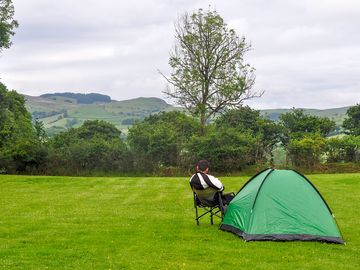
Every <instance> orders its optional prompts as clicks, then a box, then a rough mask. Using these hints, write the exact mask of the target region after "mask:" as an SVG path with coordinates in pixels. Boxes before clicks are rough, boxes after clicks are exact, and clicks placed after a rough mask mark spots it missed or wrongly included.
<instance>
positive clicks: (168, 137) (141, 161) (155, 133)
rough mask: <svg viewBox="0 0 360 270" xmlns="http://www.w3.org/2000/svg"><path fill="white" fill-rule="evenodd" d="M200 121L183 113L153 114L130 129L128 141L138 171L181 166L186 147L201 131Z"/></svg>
mask: <svg viewBox="0 0 360 270" xmlns="http://www.w3.org/2000/svg"><path fill="white" fill-rule="evenodd" d="M198 128H199V126H198V124H197V122H196V121H195V120H194V119H193V118H191V117H189V116H187V115H185V114H184V113H182V112H178V111H172V112H163V113H160V114H155V115H151V116H149V117H147V118H145V119H144V120H143V121H142V122H138V123H136V124H135V125H133V126H132V127H131V128H130V129H129V134H128V141H129V145H130V147H131V151H132V152H133V153H134V156H135V168H136V169H138V170H143V171H154V170H156V169H158V168H160V167H163V166H165V167H170V166H179V164H180V163H181V160H180V159H181V153H182V150H183V149H184V144H185V143H186V142H187V141H188V140H189V138H190V137H191V136H192V135H193V134H194V133H196V132H197V130H198Z"/></svg>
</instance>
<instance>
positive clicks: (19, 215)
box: [0, 174, 360, 269]
mask: <svg viewBox="0 0 360 270" xmlns="http://www.w3.org/2000/svg"><path fill="white" fill-rule="evenodd" d="M307 176H308V177H309V178H310V180H311V181H312V182H313V183H314V184H315V186H316V187H317V188H318V189H319V190H320V192H321V193H322V195H323V196H324V198H325V199H326V200H327V202H328V204H329V205H330V207H331V209H332V210H333V212H334V213H335V215H336V219H337V222H338V224H339V227H340V230H341V232H342V234H343V236H344V239H345V241H346V245H336V244H324V243H317V242H244V241H243V240H242V239H241V238H239V237H237V236H235V235H233V234H231V233H228V232H223V231H220V230H219V229H218V226H219V224H220V221H219V220H215V224H214V225H210V222H209V220H208V219H203V220H202V221H201V223H200V226H196V223H195V221H194V215H195V211H194V208H193V198H192V193H191V190H190V187H189V184H188V178H185V177H183V178H179V177H172V178H170V177H169V178H161V177H159V178H156V177H48V176H8V175H1V176H0V269H359V268H360V256H359V255H360V218H359V216H358V214H359V205H360V174H328V175H325V174H323V175H307ZM248 178H249V177H248V176H241V177H223V178H221V180H222V181H223V183H224V184H225V186H226V190H227V191H237V190H238V189H239V188H240V187H241V186H242V185H243V183H245V181H247V180H248Z"/></svg>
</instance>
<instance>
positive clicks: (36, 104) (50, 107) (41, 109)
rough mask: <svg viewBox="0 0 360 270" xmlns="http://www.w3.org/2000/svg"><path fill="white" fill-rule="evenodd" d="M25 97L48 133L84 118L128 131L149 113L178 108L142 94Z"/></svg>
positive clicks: (78, 123) (30, 109)
mask: <svg viewBox="0 0 360 270" xmlns="http://www.w3.org/2000/svg"><path fill="white" fill-rule="evenodd" d="M54 97H56V98H54ZM25 98H26V107H27V109H28V110H29V111H30V112H31V114H32V116H33V118H35V119H37V120H39V121H42V122H43V123H44V126H45V129H46V130H47V132H48V134H49V135H53V134H56V133H59V132H61V131H64V130H66V129H67V128H70V127H77V126H80V125H81V124H82V123H83V122H84V121H85V120H95V119H98V120H105V121H108V122H110V123H112V124H114V125H115V126H116V127H117V128H119V129H120V130H122V131H124V132H126V131H127V129H128V127H129V126H131V125H133V124H134V123H135V122H136V121H139V120H142V119H144V118H145V117H146V116H148V115H150V114H154V113H158V112H161V111H171V110H177V109H178V108H176V107H174V106H172V105H170V104H168V103H166V102H165V101H164V100H162V99H160V98H144V97H140V98H135V99H130V100H123V101H114V100H111V101H110V102H103V103H99V102H97V103H93V104H84V103H78V100H76V99H73V98H70V95H69V96H68V97H61V96H54V95H50V96H48V95H42V96H40V97H33V96H25Z"/></svg>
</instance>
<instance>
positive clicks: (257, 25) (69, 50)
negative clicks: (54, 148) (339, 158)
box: [0, 0, 360, 109]
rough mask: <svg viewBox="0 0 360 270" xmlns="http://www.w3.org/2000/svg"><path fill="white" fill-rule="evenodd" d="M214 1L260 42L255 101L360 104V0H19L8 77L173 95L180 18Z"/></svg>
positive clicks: (0, 65)
mask: <svg viewBox="0 0 360 270" xmlns="http://www.w3.org/2000/svg"><path fill="white" fill-rule="evenodd" d="M209 6H210V8H211V9H216V10H217V12H218V13H219V15H220V16H221V17H222V18H223V19H224V21H225V23H227V24H228V26H229V28H233V29H234V30H235V31H236V33H237V34H238V35H239V36H240V37H241V36H244V37H245V38H246V40H247V42H248V43H250V44H251V45H252V49H251V51H249V52H248V53H247V54H245V57H244V59H245V61H246V62H248V63H249V64H250V65H251V66H253V67H254V68H255V69H256V77H257V79H256V85H255V88H254V89H255V90H265V93H264V95H263V96H262V97H261V98H256V99H252V100H248V101H246V102H245V104H246V105H249V106H251V107H253V108H256V109H264V108H267V109H270V108H280V107H281V108H291V107H308V108H313V107H316V108H321V109H325V108H329V107H330V108H331V107H344V106H347V105H348V104H351V103H354V102H355V103H356V102H359V101H360V91H359V88H360V83H359V81H358V74H359V73H360V35H358V34H357V33H358V29H357V25H358V24H359V18H358V14H359V13H360V2H359V1H356V0H342V1H340V0H317V1H310V0H306V1H300V2H299V1H295V0H291V1H286V2H283V1H277V0H270V1H265V0H254V1H241V2H239V1H236V0H229V1H220V0H208V1H206V0H196V1H190V0H183V1H171V2H169V1H164V0H157V1H155V0H148V1H144V0H140V1H136V2H126V3H125V2H119V1H115V0H107V1H106V2H104V3H100V2H97V1H85V0H78V1H76V2H74V1H70V0H63V1H48V0H33V1H26V0H16V1H14V7H15V16H14V18H15V19H16V20H18V22H19V28H18V29H16V31H15V32H16V34H15V36H14V37H13V39H12V41H13V45H12V47H11V48H10V49H7V50H4V51H3V52H2V53H1V62H0V74H1V79H2V81H3V82H4V83H5V84H6V85H7V86H8V88H9V89H15V90H17V91H19V92H21V93H26V94H29V95H35V96H36V95H40V94H43V93H45V90H44V89H52V91H55V92H65V91H69V90H70V91H71V92H76V91H77V90H76V89H86V91H90V92H97V93H101V94H105V95H110V96H112V97H114V98H115V99H118V100H124V99H131V98H135V97H138V96H144V97H149V96H155V97H158V98H162V99H165V95H164V94H163V93H162V91H164V90H165V85H166V82H165V80H164V79H163V78H162V77H161V75H160V74H159V73H158V70H160V71H162V72H163V73H164V74H166V75H167V74H169V73H170V72H171V69H170V67H169V65H168V61H169V52H170V50H171V49H172V48H173V46H174V23H175V22H176V21H177V19H178V18H179V16H180V15H182V14H184V13H185V12H190V13H191V12H193V11H197V10H198V9H199V8H203V9H207V8H208V7H209ZM259 7H262V8H261V9H260V8H259ZM39 11H41V12H39ZM69 11H71V13H70V12H69ZM144 11H146V12H144ZM166 100H167V99H166Z"/></svg>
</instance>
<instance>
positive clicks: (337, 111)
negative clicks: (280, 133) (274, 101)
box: [261, 107, 349, 125]
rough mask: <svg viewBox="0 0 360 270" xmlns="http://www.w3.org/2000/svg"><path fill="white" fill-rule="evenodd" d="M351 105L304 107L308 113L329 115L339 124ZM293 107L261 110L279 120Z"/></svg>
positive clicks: (320, 115) (269, 116)
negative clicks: (330, 107)
mask: <svg viewBox="0 0 360 270" xmlns="http://www.w3.org/2000/svg"><path fill="white" fill-rule="evenodd" d="M348 109H349V107H341V108H332V109H325V110H318V109H303V110H304V112H305V113H306V114H309V115H315V116H319V117H328V118H330V119H331V120H333V121H335V123H336V124H337V125H341V124H342V122H343V121H344V119H345V116H346V111H347V110H348ZM290 111H291V109H272V110H261V114H262V115H264V116H266V117H268V118H269V119H271V120H273V121H277V120H278V119H279V117H280V115H281V114H283V113H287V112H290Z"/></svg>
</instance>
